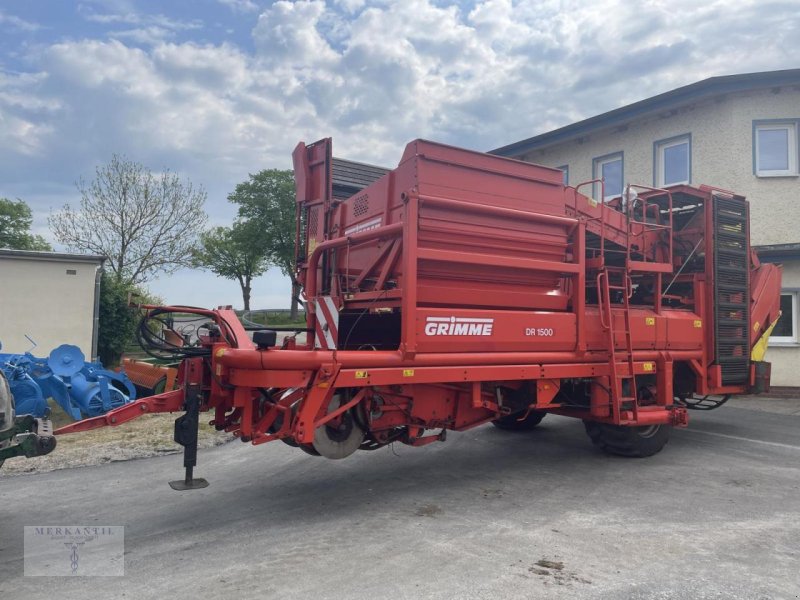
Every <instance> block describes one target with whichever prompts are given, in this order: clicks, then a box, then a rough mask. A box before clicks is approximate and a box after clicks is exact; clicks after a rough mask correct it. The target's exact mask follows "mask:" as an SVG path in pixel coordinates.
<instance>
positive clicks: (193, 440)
mask: <svg viewBox="0 0 800 600" xmlns="http://www.w3.org/2000/svg"><path fill="white" fill-rule="evenodd" d="M197 360H198V359H190V360H188V361H187V364H186V384H185V386H184V390H185V394H184V405H183V408H184V410H185V411H186V412H185V413H184V414H183V415H181V416H180V417H178V418H177V419H175V443H176V444H180V445H181V446H183V466H184V468H185V469H186V476H185V477H184V478H183V479H182V480H180V479H178V480H175V481H170V482H169V486H170V487H171V488H172V489H173V490H178V491H184V490H197V489H201V488H204V487H208V481H206V480H205V479H202V478H197V479H195V478H194V477H193V475H194V468H195V466H196V465H197V431H198V428H199V426H200V398H201V390H202V373H203V366H202V359H200V361H201V362H200V363H198V362H196V361H197Z"/></svg>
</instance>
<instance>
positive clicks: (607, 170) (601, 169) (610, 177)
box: [593, 152, 623, 202]
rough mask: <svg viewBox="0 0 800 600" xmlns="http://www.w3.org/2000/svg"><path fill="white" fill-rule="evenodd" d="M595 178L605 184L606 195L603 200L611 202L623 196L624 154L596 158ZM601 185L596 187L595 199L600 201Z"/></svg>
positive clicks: (618, 153)
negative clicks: (612, 199)
mask: <svg viewBox="0 0 800 600" xmlns="http://www.w3.org/2000/svg"><path fill="white" fill-rule="evenodd" d="M593 163H594V169H593V171H594V177H595V179H603V182H604V183H605V190H604V191H605V194H604V196H603V198H602V200H603V201H604V202H605V201H606V200H611V198H616V197H617V196H621V195H622V171H623V163H622V152H617V153H615V154H607V155H606V156H601V157H599V158H595V159H594V161H593ZM601 189H602V188H601V186H600V184H595V186H594V197H595V198H596V199H600V190H601Z"/></svg>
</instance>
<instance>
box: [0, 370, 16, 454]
mask: <svg viewBox="0 0 800 600" xmlns="http://www.w3.org/2000/svg"><path fill="white" fill-rule="evenodd" d="M15 418H16V411H15V409H14V396H12V395H11V387H10V386H9V385H8V380H7V379H6V377H5V375H3V372H2V371H0V433H2V432H3V431H8V430H9V429H11V428H12V427H14V423H15ZM10 445H11V440H8V439H7V440H5V441H0V449H2V448H5V447H7V446H10ZM4 462H5V459H4V458H0V467H2V466H3V463H4Z"/></svg>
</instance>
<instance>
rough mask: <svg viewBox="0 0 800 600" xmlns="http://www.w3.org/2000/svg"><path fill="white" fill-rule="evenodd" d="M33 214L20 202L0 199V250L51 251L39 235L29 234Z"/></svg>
mask: <svg viewBox="0 0 800 600" xmlns="http://www.w3.org/2000/svg"><path fill="white" fill-rule="evenodd" d="M32 223H33V214H32V213H31V209H30V207H29V206H28V205H27V204H25V202H23V201H22V200H16V201H14V200H9V199H7V198H0V248H10V249H12V250H52V248H51V247H50V244H48V243H47V242H46V241H45V239H44V238H43V237H42V236H40V235H34V234H32V233H31V232H30V229H31V224H32Z"/></svg>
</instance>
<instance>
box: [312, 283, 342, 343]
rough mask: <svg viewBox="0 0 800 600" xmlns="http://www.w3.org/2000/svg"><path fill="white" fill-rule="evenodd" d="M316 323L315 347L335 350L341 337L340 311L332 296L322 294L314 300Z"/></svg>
mask: <svg viewBox="0 0 800 600" xmlns="http://www.w3.org/2000/svg"><path fill="white" fill-rule="evenodd" d="M314 308H315V310H314V313H315V315H316V317H317V318H316V323H315V325H314V332H315V333H316V335H315V336H314V347H315V348H322V349H324V350H335V349H336V341H337V340H338V339H339V311H338V310H337V309H336V305H335V304H334V303H333V298H331V297H330V296H322V297H320V298H317V299H316V300H315V301H314Z"/></svg>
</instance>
